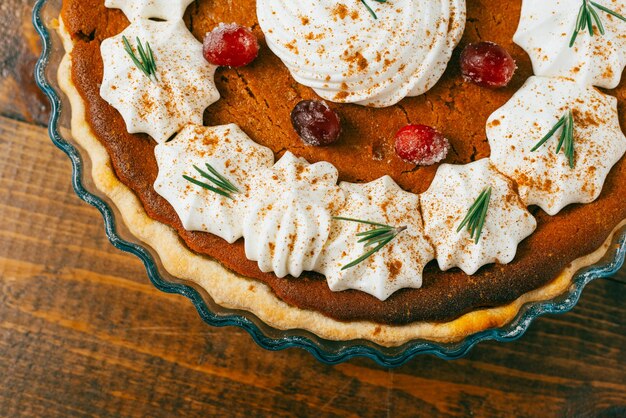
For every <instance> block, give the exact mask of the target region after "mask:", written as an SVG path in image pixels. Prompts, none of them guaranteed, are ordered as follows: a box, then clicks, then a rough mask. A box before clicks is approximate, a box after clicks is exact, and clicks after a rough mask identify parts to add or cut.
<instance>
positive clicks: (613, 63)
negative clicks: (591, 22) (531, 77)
mask: <svg viewBox="0 0 626 418" xmlns="http://www.w3.org/2000/svg"><path fill="white" fill-rule="evenodd" d="M596 3H598V4H600V5H602V6H605V7H607V8H608V9H610V10H613V11H615V12H617V13H619V14H621V15H622V16H624V15H626V0H596ZM581 5H582V0H558V1H555V0H550V1H546V0H524V1H523V2H522V14H521V18H520V23H519V27H518V29H517V32H516V33H515V35H514V36H513V41H514V42H515V43H516V44H518V45H519V46H521V47H522V48H523V49H524V50H525V51H526V52H527V53H528V55H529V56H530V58H531V60H532V63H533V70H534V72H535V75H538V76H546V77H568V78H572V79H574V80H576V81H577V82H579V83H580V84H582V85H594V86H598V87H604V88H608V89H612V88H615V87H617V85H618V84H619V82H620V78H621V76H622V71H623V70H624V66H626V36H624V33H626V22H623V21H621V20H619V19H617V18H616V17H613V16H611V15H610V14H608V13H605V12H604V11H601V10H600V9H597V8H595V6H593V5H590V7H593V8H594V9H595V10H596V11H597V13H598V15H599V17H600V19H601V21H602V24H603V26H604V28H605V31H606V33H605V34H604V35H601V34H600V31H599V30H598V28H595V35H594V36H590V35H589V31H588V30H587V29H584V30H581V31H580V32H579V34H578V36H577V38H576V42H575V43H574V45H573V46H572V47H570V40H571V38H572V35H573V33H574V29H575V27H576V22H577V19H578V12H579V11H580V7H581Z"/></svg>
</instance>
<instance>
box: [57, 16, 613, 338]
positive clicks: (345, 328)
mask: <svg viewBox="0 0 626 418" xmlns="http://www.w3.org/2000/svg"><path fill="white" fill-rule="evenodd" d="M59 33H60V35H61V38H62V40H63V44H64V46H65V50H66V55H65V56H64V58H63V60H62V62H61V64H60V66H59V72H58V77H59V85H60V86H61V89H62V90H63V91H64V92H65V94H66V95H67V96H68V98H69V100H70V104H71V131H72V136H73V138H74V139H75V140H76V141H77V142H78V144H79V145H80V146H81V147H82V148H84V149H85V150H86V151H87V154H88V155H89V157H90V160H91V162H92V173H91V174H92V177H93V180H94V183H95V185H96V187H97V188H98V189H99V190H100V191H101V192H103V193H104V194H105V195H106V196H107V197H108V198H109V199H111V201H112V202H113V203H114V204H115V206H116V207H117V209H118V210H119V212H120V213H121V215H122V218H123V220H124V222H125V224H126V226H127V227H128V228H129V230H130V232H131V233H132V234H133V235H134V236H136V237H137V238H138V239H140V240H141V241H143V242H145V243H146V244H147V245H149V246H150V247H152V248H153V249H154V250H155V251H156V252H157V254H158V255H159V257H160V261H161V262H162V264H163V266H164V268H165V269H166V270H167V272H168V273H170V274H172V275H173V276H175V277H178V278H180V279H183V280H186V281H189V282H192V283H196V284H197V285H199V286H201V287H202V288H203V289H205V290H206V291H207V292H208V294H209V295H210V296H211V298H212V299H213V300H214V302H215V303H217V304H218V305H220V306H223V307H225V308H229V309H237V310H245V311H249V312H252V313H253V314H254V315H256V316H257V317H258V318H259V319H260V320H262V321H263V322H264V323H266V324H268V325H270V326H272V327H274V328H277V329H280V330H293V329H303V330H307V331H310V332H312V333H314V334H316V335H318V336H320V337H322V338H324V339H328V340H337V341H347V340H356V339H365V340H369V341H372V342H374V343H377V344H380V345H382V346H388V347H391V346H399V345H402V344H404V343H406V342H409V341H412V340H415V339H424V340H429V341H436V342H455V341H459V340H461V339H463V338H464V337H466V336H468V335H471V334H474V333H476V332H479V331H483V330H485V329H490V328H496V327H500V326H503V325H505V324H507V323H509V322H510V321H512V320H513V319H514V318H515V316H516V315H517V314H518V312H519V310H520V309H521V307H522V306H523V305H525V304H526V303H529V302H537V301H544V300H550V299H553V298H555V297H557V296H559V295H561V294H563V293H564V292H565V291H566V290H567V289H568V288H569V286H570V285H571V278H572V276H573V275H574V274H575V273H576V272H577V271H578V270H580V269H581V268H583V267H586V266H589V265H592V264H594V263H596V262H598V261H599V260H600V259H601V258H602V257H603V256H604V255H605V254H606V252H607V250H608V249H609V247H610V244H611V241H612V238H613V235H614V234H615V232H616V231H618V230H619V229H621V228H622V227H624V226H626V220H624V221H623V222H622V223H620V225H618V226H617V227H616V229H615V230H614V231H613V233H612V234H611V235H610V236H609V238H608V239H607V241H606V242H605V243H604V244H603V245H602V246H601V247H600V248H599V249H598V250H596V251H595V252H593V253H592V254H589V255H587V256H584V257H581V258H579V259H577V260H575V261H573V262H572V263H571V264H570V265H569V266H568V267H567V268H566V269H565V270H563V271H562V272H561V274H560V275H558V277H556V278H555V279H554V280H552V281H551V282H549V283H548V284H547V285H545V286H543V287H541V288H539V289H536V290H534V291H531V292H528V293H526V294H524V295H522V296H521V297H519V298H518V299H517V300H515V301H514V302H512V303H510V304H507V305H504V306H500V307H496V308H490V309H483V310H477V311H473V312H470V313H467V314H465V315H463V316H461V317H460V318H458V319H455V320H453V321H449V322H443V323H433V322H415V323H411V324H409V325H401V326H394V325H381V324H377V323H374V322H367V321H351V322H341V321H337V320H334V319H331V318H329V317H326V316H324V315H322V314H321V313H318V312H314V311H309V310H304V309H300V308H297V307H293V306H291V305H288V304H287V303H285V302H283V301H282V300H280V299H279V298H278V297H277V296H276V295H275V294H274V293H273V292H272V290H271V289H270V288H269V287H268V286H266V285H265V284H263V283H260V282H259V281H257V280H253V279H248V278H245V277H242V276H239V275H237V274H234V273H233V272H231V271H229V270H227V269H226V268H224V267H223V266H222V265H221V264H219V263H218V262H217V261H214V260H212V259H209V258H208V257H205V256H201V255H198V254H196V253H193V252H192V251H190V250H189V249H188V248H187V247H186V246H185V245H184V244H183V243H182V242H181V240H180V238H179V236H178V234H177V233H176V231H175V230H174V229H172V228H170V227H169V226H166V225H164V224H162V223H160V222H158V221H155V220H153V219H151V218H150V217H149V216H148V215H147V213H146V211H145V210H144V208H143V206H142V204H141V202H140V201H139V199H138V198H137V197H136V195H135V194H134V193H133V192H132V191H131V190H130V189H129V188H128V187H126V186H125V185H124V184H122V182H121V181H120V180H119V179H118V178H117V176H116V175H115V173H114V170H113V168H112V165H111V160H110V157H109V155H108V153H107V151H106V149H105V148H104V147H103V145H102V144H101V143H100V142H99V140H98V139H97V138H96V136H95V135H94V133H93V132H92V129H91V127H90V126H89V124H88V122H87V119H86V112H85V103H84V102H83V99H82V97H81V95H80V94H79V92H78V90H77V89H76V86H75V85H74V83H73V81H72V77H71V56H70V53H71V51H72V48H73V44H72V40H71V37H70V36H69V34H68V32H67V31H66V30H65V28H64V27H63V24H62V22H60V23H59Z"/></svg>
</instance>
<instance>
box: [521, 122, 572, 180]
mask: <svg viewBox="0 0 626 418" xmlns="http://www.w3.org/2000/svg"><path fill="white" fill-rule="evenodd" d="M560 128H562V130H561V136H560V138H559V143H558V145H557V147H556V153H557V154H558V153H559V152H561V149H562V150H563V153H564V154H565V156H566V157H567V160H568V162H569V166H570V168H574V166H575V163H576V161H575V154H576V152H575V151H576V150H575V149H574V113H573V112H572V111H571V110H568V111H567V112H566V113H565V114H564V115H563V116H561V119H559V121H558V122H557V123H556V125H554V126H553V127H552V129H551V130H550V132H548V133H547V134H546V136H544V137H543V138H542V139H541V141H539V142H538V143H537V145H535V147H534V148H533V149H532V150H531V151H532V152H535V151H537V150H538V149H539V148H541V147H542V146H543V144H545V143H546V142H547V141H548V140H549V139H550V138H552V136H553V135H554V134H555V133H556V131H558V130H559V129H560Z"/></svg>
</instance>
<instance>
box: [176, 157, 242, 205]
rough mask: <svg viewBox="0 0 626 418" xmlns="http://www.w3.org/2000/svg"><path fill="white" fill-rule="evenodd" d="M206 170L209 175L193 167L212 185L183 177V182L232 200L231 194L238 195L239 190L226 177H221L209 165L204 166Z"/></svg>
mask: <svg viewBox="0 0 626 418" xmlns="http://www.w3.org/2000/svg"><path fill="white" fill-rule="evenodd" d="M205 165H206V168H207V170H209V172H210V174H209V173H207V172H206V171H204V170H202V169H200V168H198V167H197V166H195V165H194V166H193V168H194V169H195V170H196V171H197V172H198V173H199V174H200V175H201V176H202V177H203V178H205V179H207V180H209V181H210V182H211V183H212V184H213V185H211V184H208V183H204V182H202V181H200V180H196V179H194V178H193V177H189V176H183V178H184V179H185V180H187V181H188V182H190V183H193V184H195V185H196V186H200V187H202V188H204V189H207V190H210V191H212V192H213V193H217V194H219V195H221V196H224V197H227V198H229V199H232V198H233V196H232V194H233V193H240V190H239V189H238V188H237V187H236V186H235V185H234V184H232V183H231V182H230V181H229V180H228V179H227V178H226V177H224V176H222V175H221V174H220V173H218V171H217V170H216V169H214V168H213V167H212V166H211V165H210V164H208V163H207V164H205Z"/></svg>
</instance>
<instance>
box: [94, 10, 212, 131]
mask: <svg viewBox="0 0 626 418" xmlns="http://www.w3.org/2000/svg"><path fill="white" fill-rule="evenodd" d="M125 41H126V42H125ZM140 46H141V48H143V49H144V52H146V54H147V51H145V50H146V49H147V48H148V46H149V47H150V49H151V51H153V52H152V56H153V57H154V62H155V65H156V72H155V74H154V76H153V77H149V76H147V75H146V74H145V73H144V71H142V69H141V68H140V66H138V65H137V63H136V62H134V61H133V58H132V57H131V54H130V53H129V51H128V49H129V47H130V49H131V52H132V53H133V54H134V55H135V57H136V59H137V58H139V59H140V60H141V56H142V54H141V51H140ZM101 52H102V59H103V63H104V79H103V81H102V85H101V87H100V95H101V96H102V98H104V100H106V101H107V102H108V103H109V104H110V105H111V106H113V107H115V108H116V109H117V110H118V111H119V112H120V114H121V115H122V117H123V118H124V121H125V122H126V128H127V130H128V132H130V133H140V132H141V133H147V134H149V135H150V136H152V137H153V138H154V139H155V141H157V142H159V143H162V142H165V141H167V140H168V139H169V138H170V137H171V136H172V135H173V134H175V133H176V132H178V131H179V130H180V129H181V128H182V127H183V126H185V125H187V124H189V123H192V124H202V117H203V112H204V110H205V109H206V108H207V107H208V106H209V105H211V104H212V103H215V102H216V101H217V100H218V99H219V97H220V96H219V92H218V91H217V88H216V87H215V83H214V74H215V70H216V68H217V67H215V66H213V65H210V64H208V63H207V62H206V60H205V59H204V57H203V56H202V44H201V43H200V42H198V41H197V40H196V39H195V38H194V37H193V35H192V34H191V33H190V32H189V30H187V28H186V26H185V24H184V23H183V21H182V20H178V21H173V22H155V21H152V20H138V21H135V22H133V23H132V24H131V25H130V26H129V27H128V28H126V29H125V30H124V31H123V32H122V33H121V34H119V35H117V36H115V37H112V38H108V39H106V40H105V41H103V42H102V46H101ZM147 55H150V54H147Z"/></svg>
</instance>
